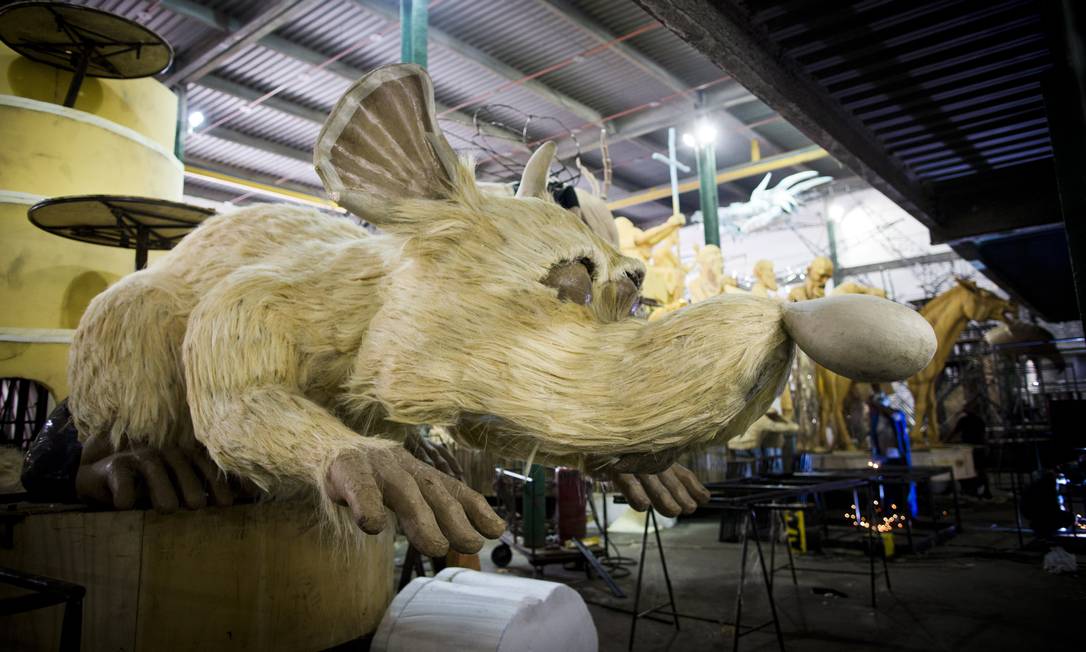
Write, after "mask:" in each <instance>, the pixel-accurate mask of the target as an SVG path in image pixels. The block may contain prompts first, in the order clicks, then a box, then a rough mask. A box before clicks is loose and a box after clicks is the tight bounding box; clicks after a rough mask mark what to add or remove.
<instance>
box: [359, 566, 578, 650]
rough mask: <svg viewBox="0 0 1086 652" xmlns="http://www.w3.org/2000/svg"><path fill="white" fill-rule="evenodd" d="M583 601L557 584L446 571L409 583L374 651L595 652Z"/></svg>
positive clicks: (383, 622)
mask: <svg viewBox="0 0 1086 652" xmlns="http://www.w3.org/2000/svg"><path fill="white" fill-rule="evenodd" d="M597 648H598V635H597V634H596V627H595V625H594V624H593V623H592V617H591V615H590V614H589V613H588V608H587V607H586V606H585V603H584V600H583V599H581V596H580V595H578V594H577V592H576V591H574V590H573V589H571V588H569V587H568V586H565V585H564V584H557V583H555V582H545V581H542V580H532V579H527V578H521V577H510V576H508V575H495V574H492V573H480V572H478V571H473V570H468V569H464V568H447V569H445V570H444V571H442V572H441V573H438V575H437V576H436V577H433V578H423V577H419V578H416V579H414V580H412V581H411V583H410V584H408V585H407V586H406V587H404V590H403V591H400V593H399V594H398V595H397V596H396V597H395V598H394V599H393V600H392V604H390V605H389V606H388V610H387V611H386V612H385V616H384V618H383V619H382V620H381V625H380V626H379V627H378V628H377V632H376V633H375V634H374V637H373V643H372V646H371V648H370V649H372V650H374V651H375V652H431V651H432V652H445V651H446V650H465V651H468V652H483V651H485V652H499V651H500V652H506V651H512V650H530V651H532V652H551V651H553V652H573V651H574V650H587V651H588V652H596V650H597Z"/></svg>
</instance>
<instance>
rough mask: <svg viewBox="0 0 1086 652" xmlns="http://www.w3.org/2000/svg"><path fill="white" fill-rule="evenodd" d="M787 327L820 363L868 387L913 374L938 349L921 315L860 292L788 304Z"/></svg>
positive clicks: (792, 335) (930, 329) (803, 349)
mask: <svg viewBox="0 0 1086 652" xmlns="http://www.w3.org/2000/svg"><path fill="white" fill-rule="evenodd" d="M784 329H785V330H786V331H788V334H789V335H790V336H791V337H792V339H793V340H795V342H796V345H798V346H799V348H800V349H801V350H802V351H803V352H804V353H806V354H807V355H809V356H811V359H813V360H814V361H815V362H817V363H818V364H820V365H822V366H823V367H826V368H827V369H829V370H830V371H833V372H835V373H838V374H841V375H842V376H845V377H846V378H851V379H853V380H858V381H861V382H868V383H874V382H890V381H894V380H903V379H905V378H908V377H910V376H912V375H913V374H915V373H917V372H918V371H920V370H921V369H923V368H924V367H926V366H927V365H928V363H929V362H931V358H932V356H934V355H935V348H936V346H937V342H936V340H935V331H934V330H932V328H931V324H929V323H928V322H927V320H926V319H924V318H923V317H921V316H920V313H918V312H916V311H915V310H913V309H911V308H908V307H906V306H903V305H901V304H899V303H894V302H893V301H889V300H887V299H880V298H878V297H872V296H867V295H860V294H850V295H845V296H837V297H826V298H824V299H812V300H810V301H800V302H798V303H789V304H785V306H784Z"/></svg>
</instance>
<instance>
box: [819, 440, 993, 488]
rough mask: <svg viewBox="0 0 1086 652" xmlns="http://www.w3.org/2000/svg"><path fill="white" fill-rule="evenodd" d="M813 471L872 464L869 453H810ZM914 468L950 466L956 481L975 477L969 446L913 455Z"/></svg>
mask: <svg viewBox="0 0 1086 652" xmlns="http://www.w3.org/2000/svg"><path fill="white" fill-rule="evenodd" d="M809 455H810V457H811V470H812V471H835V470H840V469H862V468H865V467H867V466H868V464H869V463H870V461H871V453H870V451H834V452H832V453H810V454H809ZM912 462H913V465H914V466H949V467H951V468H953V469H954V479H955V480H968V479H970V478H975V477H977V470H976V468H975V467H974V466H973V447H972V446H968V445H956V446H941V447H939V448H929V449H926V450H914V451H913V452H912ZM935 479H936V480H941V481H947V480H950V474H945V475H944V476H943V477H939V476H937V477H936V478H935Z"/></svg>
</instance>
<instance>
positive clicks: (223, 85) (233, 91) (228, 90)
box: [197, 75, 328, 125]
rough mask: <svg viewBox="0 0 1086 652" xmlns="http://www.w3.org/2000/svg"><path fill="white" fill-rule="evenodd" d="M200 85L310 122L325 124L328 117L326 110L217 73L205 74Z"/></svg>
mask: <svg viewBox="0 0 1086 652" xmlns="http://www.w3.org/2000/svg"><path fill="white" fill-rule="evenodd" d="M197 83H198V84H199V85H200V86H203V87H205V88H210V89H211V90H213V91H218V92H220V93H225V94H226V95H230V96H232V97H236V98H238V99H241V100H245V101H246V102H250V103H251V102H255V101H257V100H260V106H266V107H268V108H269V109H275V110H276V111H279V112H282V113H286V114H289V115H292V116H294V117H295V118H301V119H302V120H306V121H309V122H314V123H316V124H319V125H320V124H324V121H325V119H327V118H328V113H326V112H324V111H318V110H317V109H311V108H309V107H307V106H302V105H301V104H297V103H295V102H291V101H290V100H287V99H284V98H282V97H279V96H277V95H272V96H270V97H267V94H266V93H261V92H260V91H258V90H256V89H255V88H251V87H249V86H245V85H244V84H239V83H237V82H232V81H230V80H229V79H223V78H222V77H219V76H217V75H205V76H204V77H201V78H200V81H198V82H197Z"/></svg>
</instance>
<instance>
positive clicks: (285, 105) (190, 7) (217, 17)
mask: <svg viewBox="0 0 1086 652" xmlns="http://www.w3.org/2000/svg"><path fill="white" fill-rule="evenodd" d="M162 5H163V6H165V7H166V8H167V9H169V10H170V11H173V12H175V13H178V14H180V15H182V16H186V17H188V18H191V19H193V20H197V21H200V22H201V23H203V24H205V25H207V26H208V27H214V28H216V29H220V30H230V29H237V28H238V27H239V26H240V25H241V21H239V20H237V19H236V18H232V17H229V16H226V15H224V14H222V13H220V12H216V11H214V10H212V9H209V8H207V7H204V6H203V5H198V4H196V3H194V2H191V1H190V0H162ZM258 43H259V44H260V45H261V46H263V47H266V48H268V49H269V50H273V51H275V52H278V53H279V54H281V55H283V56H285V57H289V58H291V59H295V60H297V61H301V62H302V63H308V64H309V65H311V66H319V67H321V69H322V70H324V71H325V72H328V73H330V74H333V75H336V76H337V77H342V78H343V79H346V80H347V81H350V82H355V81H358V80H359V79H360V78H361V77H362V76H363V75H365V74H366V71H364V70H362V69H360V68H355V67H354V66H352V65H350V64H347V63H343V62H342V61H333V62H331V63H328V59H329V58H330V57H329V56H328V55H326V54H323V53H321V52H318V51H316V50H312V49H310V48H307V47H305V46H303V45H299V44H297V43H295V42H293V41H290V40H288V39H285V38H283V37H281V36H276V35H274V34H268V35H266V36H264V37H262V38H261V39H260V40H259V41H258ZM197 83H199V84H200V85H201V86H207V87H208V88H212V89H214V90H217V91H220V92H223V93H227V94H229V95H234V96H235V97H240V98H242V99H245V100H246V101H249V102H251V101H253V99H255V98H253V97H252V96H253V94H254V93H258V97H263V96H264V94H263V93H259V91H256V90H255V89H250V88H248V87H245V86H242V85H240V84H236V83H234V82H229V81H227V80H225V79H222V78H221V77H213V79H212V80H211V82H210V83H207V84H204V83H203V82H202V81H201V82H197ZM228 88H229V89H230V90H227V89H228ZM261 104H263V105H266V106H268V107H270V108H273V109H277V110H280V111H283V112H284V113H290V114H292V115H296V116H297V117H301V118H303V119H307V120H308V119H313V118H315V116H314V115H313V113H314V112H315V111H314V110H313V109H310V108H308V107H303V106H301V105H298V104H295V103H293V102H290V101H289V100H284V99H282V98H277V97H274V96H273V97H271V98H268V99H267V100H264V101H263V102H261ZM435 105H436V106H435V108H436V110H437V112H438V113H446V114H447V115H446V117H447V119H448V120H450V121H453V122H459V123H461V124H465V125H470V124H472V119H471V116H470V115H468V114H467V113H464V112H463V111H453V112H451V113H449V112H448V107H447V106H445V105H444V104H442V103H440V102H436V103H435ZM303 114H308V115H303ZM326 117H327V114H324V115H322V116H321V117H320V118H319V119H315V120H314V121H315V122H317V123H319V124H323V123H324V120H325V118H326ZM480 129H482V130H483V131H484V132H486V133H487V134H488V135H490V136H494V137H495V138H508V139H510V140H516V141H519V140H520V134H519V133H517V132H514V131H510V130H506V129H500V128H498V127H496V126H494V125H480Z"/></svg>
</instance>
